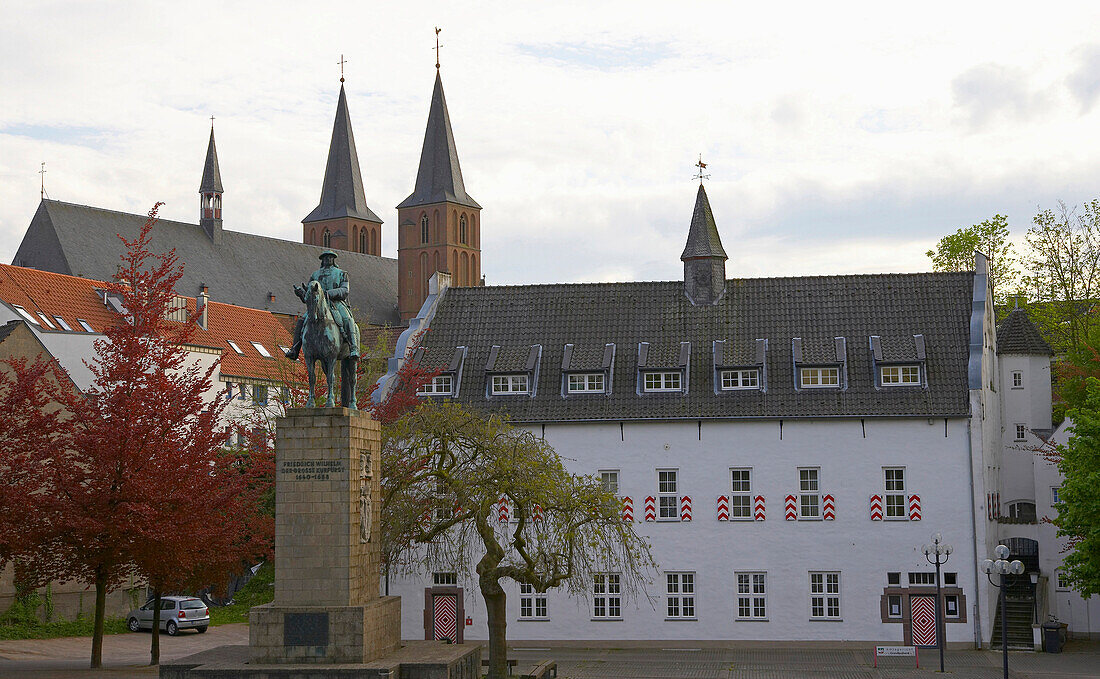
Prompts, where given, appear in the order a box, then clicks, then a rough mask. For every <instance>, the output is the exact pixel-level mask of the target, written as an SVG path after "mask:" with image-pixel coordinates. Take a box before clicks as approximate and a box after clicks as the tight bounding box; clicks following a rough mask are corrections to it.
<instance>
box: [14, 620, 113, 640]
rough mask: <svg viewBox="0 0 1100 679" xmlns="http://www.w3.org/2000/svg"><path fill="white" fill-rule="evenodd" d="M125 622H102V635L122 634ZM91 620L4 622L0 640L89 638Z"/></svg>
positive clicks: (90, 634)
mask: <svg viewBox="0 0 1100 679" xmlns="http://www.w3.org/2000/svg"><path fill="white" fill-rule="evenodd" d="M125 631H126V621H125V620H124V619H122V618H107V619H106V620H104V621H103V633H104V634H122V633H123V632H125ZM90 636H92V619H91V618H81V619H79V620H59V621H57V622H47V623H42V622H5V623H3V624H0V639H4V640H7V639H52V638H54V637H90Z"/></svg>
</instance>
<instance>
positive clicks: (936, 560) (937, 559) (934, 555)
mask: <svg viewBox="0 0 1100 679" xmlns="http://www.w3.org/2000/svg"><path fill="white" fill-rule="evenodd" d="M953 551H955V548H954V547H952V546H951V545H948V544H944V541H943V535H941V534H940V533H933V534H932V544H931V545H924V546H922V547H921V552H923V553H924V558H925V560H926V561H928V563H930V564H934V565H935V566H936V645H937V646H939V649H940V672H943V671H944V670H943V646H944V638H943V637H944V633H945V631H946V630H944V625H943V593H942V589H941V586H940V566H941V565H942V564H945V563H947V559H948V558H950V557H951V552H953ZM941 557H942V558H941Z"/></svg>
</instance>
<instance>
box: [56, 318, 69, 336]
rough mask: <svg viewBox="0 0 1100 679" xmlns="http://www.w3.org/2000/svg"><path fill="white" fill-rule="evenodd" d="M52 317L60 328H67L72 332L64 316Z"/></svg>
mask: <svg viewBox="0 0 1100 679" xmlns="http://www.w3.org/2000/svg"><path fill="white" fill-rule="evenodd" d="M53 319H54V320H55V321H57V324H58V325H59V326H61V329H62V330H68V331H70V332H72V328H70V327H69V324H68V323H66V322H65V319H64V318H61V317H60V316H54V317H53Z"/></svg>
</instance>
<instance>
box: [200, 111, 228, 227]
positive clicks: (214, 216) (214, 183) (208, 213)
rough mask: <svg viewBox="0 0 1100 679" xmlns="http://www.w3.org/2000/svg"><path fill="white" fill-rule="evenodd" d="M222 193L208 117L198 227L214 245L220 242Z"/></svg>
mask: <svg viewBox="0 0 1100 679" xmlns="http://www.w3.org/2000/svg"><path fill="white" fill-rule="evenodd" d="M222 193H224V189H222V173H221V170H220V169H219V168H218V149H217V147H216V146H215V145H214V116H210V142H209V143H208V144H207V145H206V163H205V164H204V165H203V168H202V182H200V183H199V226H201V227H202V230H203V231H205V232H206V236H207V237H208V238H209V239H210V240H212V241H214V242H215V243H221V240H222Z"/></svg>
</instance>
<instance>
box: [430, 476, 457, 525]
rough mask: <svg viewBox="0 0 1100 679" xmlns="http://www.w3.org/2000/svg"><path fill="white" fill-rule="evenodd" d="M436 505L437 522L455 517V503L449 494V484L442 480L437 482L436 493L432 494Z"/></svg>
mask: <svg viewBox="0 0 1100 679" xmlns="http://www.w3.org/2000/svg"><path fill="white" fill-rule="evenodd" d="M432 496H433V497H434V504H435V520H436V521H446V520H448V519H450V518H452V517H454V515H455V501H454V500H453V499H451V494H450V493H448V492H447V484H446V482H444V481H443V480H442V479H436V480H435V492H433V493H432Z"/></svg>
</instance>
